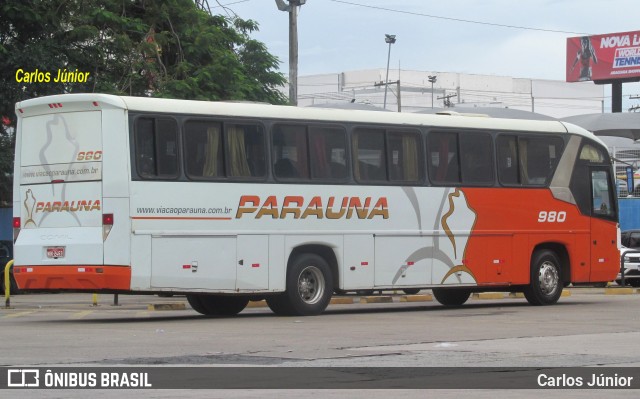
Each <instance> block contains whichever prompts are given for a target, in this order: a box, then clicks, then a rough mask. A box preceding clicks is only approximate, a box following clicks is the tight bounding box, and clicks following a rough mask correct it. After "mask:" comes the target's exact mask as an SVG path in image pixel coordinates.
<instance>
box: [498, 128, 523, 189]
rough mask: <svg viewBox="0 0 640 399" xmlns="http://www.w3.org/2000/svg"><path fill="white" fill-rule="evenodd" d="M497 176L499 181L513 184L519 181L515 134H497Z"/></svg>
mask: <svg viewBox="0 0 640 399" xmlns="http://www.w3.org/2000/svg"><path fill="white" fill-rule="evenodd" d="M496 144H497V147H498V178H499V179H500V183H502V184H505V185H513V184H518V183H520V181H519V179H518V141H517V138H516V137H515V136H499V137H498V139H497V140H496Z"/></svg>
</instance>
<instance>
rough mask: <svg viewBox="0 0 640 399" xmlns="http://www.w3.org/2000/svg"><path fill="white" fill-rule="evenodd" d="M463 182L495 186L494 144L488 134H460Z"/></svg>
mask: <svg viewBox="0 0 640 399" xmlns="http://www.w3.org/2000/svg"><path fill="white" fill-rule="evenodd" d="M459 137H460V153H461V154H462V155H461V172H462V182H463V183H468V184H477V185H485V186H486V185H493V183H494V177H493V142H492V140H491V136H490V135H488V134H486V133H480V132H473V133H460V136H459Z"/></svg>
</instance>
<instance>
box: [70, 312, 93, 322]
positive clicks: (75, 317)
mask: <svg viewBox="0 0 640 399" xmlns="http://www.w3.org/2000/svg"><path fill="white" fill-rule="evenodd" d="M93 312H94V311H93V310H85V311H82V312H76V313H74V314H72V315H71V316H69V319H73V320H79V319H83V318H85V317H86V316H89V315H90V314H91V313H93Z"/></svg>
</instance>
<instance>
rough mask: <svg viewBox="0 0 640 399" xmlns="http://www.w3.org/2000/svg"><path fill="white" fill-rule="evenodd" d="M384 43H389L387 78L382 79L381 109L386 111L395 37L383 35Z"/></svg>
mask: <svg viewBox="0 0 640 399" xmlns="http://www.w3.org/2000/svg"><path fill="white" fill-rule="evenodd" d="M384 41H385V42H386V43H389V53H388V54H387V77H386V78H385V79H384V105H383V108H384V109H387V86H388V85H389V61H390V60H391V45H392V44H393V43H395V42H396V35H389V34H386V33H385V35H384Z"/></svg>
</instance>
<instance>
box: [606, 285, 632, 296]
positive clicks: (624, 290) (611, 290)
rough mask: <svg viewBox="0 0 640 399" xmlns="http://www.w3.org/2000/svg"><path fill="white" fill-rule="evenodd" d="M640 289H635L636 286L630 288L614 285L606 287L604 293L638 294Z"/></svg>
mask: <svg viewBox="0 0 640 399" xmlns="http://www.w3.org/2000/svg"><path fill="white" fill-rule="evenodd" d="M639 291H640V290H638V289H634V288H628V287H615V288H614V287H612V288H605V289H604V294H605V295H632V294H637V293H638V292H639Z"/></svg>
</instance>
